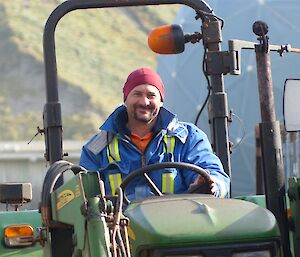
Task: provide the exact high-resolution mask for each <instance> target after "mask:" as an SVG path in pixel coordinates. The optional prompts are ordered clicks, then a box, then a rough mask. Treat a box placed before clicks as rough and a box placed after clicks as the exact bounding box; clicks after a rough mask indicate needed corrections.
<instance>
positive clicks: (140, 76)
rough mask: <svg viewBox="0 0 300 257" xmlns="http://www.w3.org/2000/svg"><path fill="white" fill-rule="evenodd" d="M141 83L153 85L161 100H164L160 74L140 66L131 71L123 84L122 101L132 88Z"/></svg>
mask: <svg viewBox="0 0 300 257" xmlns="http://www.w3.org/2000/svg"><path fill="white" fill-rule="evenodd" d="M143 84H149V85H152V86H155V87H156V88H157V89H158V91H159V93H160V96H161V100H162V101H163V100H164V97H165V88H164V84H163V82H162V80H161V78H160V76H159V75H158V74H157V73H156V72H154V71H153V70H151V69H149V68H140V69H137V70H135V71H133V72H131V73H130V74H129V76H128V78H127V80H126V82H125V84H124V87H123V94H124V101H125V100H126V97H127V96H128V94H129V93H130V91H131V90H132V89H134V88H135V87H136V86H139V85H143Z"/></svg>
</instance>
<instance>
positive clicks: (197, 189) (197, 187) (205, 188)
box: [188, 175, 217, 195]
mask: <svg viewBox="0 0 300 257" xmlns="http://www.w3.org/2000/svg"><path fill="white" fill-rule="evenodd" d="M188 191H190V192H192V193H198V194H201V193H202V194H212V195H214V194H215V193H216V192H217V185H216V183H215V182H214V181H213V178H211V180H210V181H209V183H207V182H206V181H205V179H204V178H203V177H202V176H201V175H199V176H198V177H197V178H196V179H195V181H194V182H193V183H192V184H190V186H189V190H188Z"/></svg>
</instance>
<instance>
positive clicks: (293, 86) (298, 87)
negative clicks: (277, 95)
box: [283, 79, 300, 132]
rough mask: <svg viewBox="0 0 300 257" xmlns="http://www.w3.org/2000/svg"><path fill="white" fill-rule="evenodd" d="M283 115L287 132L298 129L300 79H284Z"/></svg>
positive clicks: (299, 128) (299, 120) (299, 117)
mask: <svg viewBox="0 0 300 257" xmlns="http://www.w3.org/2000/svg"><path fill="white" fill-rule="evenodd" d="M283 117H284V127H285V130H286V131H287V132H295V131H299V130H300V79H287V80H286V81H285V84H284V93H283Z"/></svg>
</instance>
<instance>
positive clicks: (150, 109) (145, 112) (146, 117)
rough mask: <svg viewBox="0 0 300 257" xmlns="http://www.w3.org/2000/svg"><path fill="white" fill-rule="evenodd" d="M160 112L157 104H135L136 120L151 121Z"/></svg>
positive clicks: (134, 113)
mask: <svg viewBox="0 0 300 257" xmlns="http://www.w3.org/2000/svg"><path fill="white" fill-rule="evenodd" d="M157 114H158V110H157V108H156V107H155V106H153V105H150V106H143V105H135V106H134V111H133V116H134V119H135V120H136V121H139V122H143V123H149V122H151V121H152V120H153V119H154V118H155V117H156V116H157Z"/></svg>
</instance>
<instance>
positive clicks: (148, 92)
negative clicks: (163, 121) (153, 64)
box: [125, 84, 163, 123]
mask: <svg viewBox="0 0 300 257" xmlns="http://www.w3.org/2000/svg"><path fill="white" fill-rule="evenodd" d="M125 104H126V106H127V112H128V119H129V120H132V121H137V122H143V123H151V122H152V121H153V120H154V119H155V118H156V116H157V115H158V113H159V109H160V107H161V106H162V104H163V103H162V101H161V97H160V93H159V91H158V89H157V88H156V87H155V86H152V85H148V84H143V85H139V86H136V87H135V88H134V89H132V90H131V92H130V93H129V94H128V96H127V98H126V100H125Z"/></svg>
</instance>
